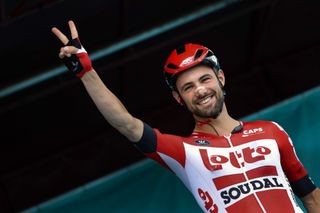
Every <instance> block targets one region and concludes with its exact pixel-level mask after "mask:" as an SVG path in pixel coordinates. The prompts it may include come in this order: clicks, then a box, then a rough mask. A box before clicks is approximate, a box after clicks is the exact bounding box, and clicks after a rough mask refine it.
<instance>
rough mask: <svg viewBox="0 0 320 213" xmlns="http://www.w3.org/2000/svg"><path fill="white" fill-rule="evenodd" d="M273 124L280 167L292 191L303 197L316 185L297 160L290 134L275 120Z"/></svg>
mask: <svg viewBox="0 0 320 213" xmlns="http://www.w3.org/2000/svg"><path fill="white" fill-rule="evenodd" d="M274 124H275V131H274V134H275V138H276V140H277V143H278V146H279V152H280V157H281V166H282V169H283V171H284V173H285V174H286V176H287V178H288V180H289V182H290V185H291V187H292V189H293V191H294V193H295V194H296V195H297V196H298V197H303V196H305V195H307V194H309V193H310V192H312V191H313V190H314V189H315V188H316V186H315V185H314V183H313V182H312V180H311V179H310V178H309V176H308V173H307V171H306V169H305V168H304V166H303V165H302V163H301V161H300V160H299V158H298V156H297V154H296V152H295V149H294V146H293V143H292V140H291V138H290V136H289V135H288V134H287V133H286V131H285V130H284V129H283V128H282V127H281V126H280V125H279V124H277V123H275V122H274Z"/></svg>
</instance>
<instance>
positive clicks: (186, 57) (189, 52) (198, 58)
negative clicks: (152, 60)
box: [164, 43, 220, 90]
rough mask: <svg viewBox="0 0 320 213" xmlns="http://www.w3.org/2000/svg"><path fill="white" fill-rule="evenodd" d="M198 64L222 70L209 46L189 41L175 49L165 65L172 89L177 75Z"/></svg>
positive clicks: (165, 71)
mask: <svg viewBox="0 0 320 213" xmlns="http://www.w3.org/2000/svg"><path fill="white" fill-rule="evenodd" d="M198 64H205V65H209V66H211V67H212V68H213V69H214V70H215V71H218V70H220V66H219V62H218V59H217V57H216V56H215V55H214V54H213V52H212V51H211V50H210V49H208V48H207V47H204V46H202V45H199V44H192V43H188V44H185V45H183V46H182V47H178V48H176V49H174V50H173V51H172V52H171V54H170V55H169V57H168V59H167V61H166V63H165V65H164V76H165V80H166V83H167V84H168V86H169V87H170V88H171V89H172V90H175V87H176V86H175V84H176V80H177V76H178V75H179V74H181V73H182V72H184V71H185V70H187V69H189V68H192V67H194V66H196V65H198Z"/></svg>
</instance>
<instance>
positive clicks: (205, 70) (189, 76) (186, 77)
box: [176, 65, 214, 87]
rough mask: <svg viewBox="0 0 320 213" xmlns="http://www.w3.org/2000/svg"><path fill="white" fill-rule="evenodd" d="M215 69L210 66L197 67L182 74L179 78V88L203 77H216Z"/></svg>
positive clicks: (177, 83)
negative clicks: (207, 75)
mask: <svg viewBox="0 0 320 213" xmlns="http://www.w3.org/2000/svg"><path fill="white" fill-rule="evenodd" d="M213 72H214V71H213V69H212V68H211V67H208V66H202V65H201V66H196V67H193V68H191V69H189V70H186V71H185V72H183V73H181V74H180V75H179V77H178V78H177V81H176V85H177V86H178V87H179V86H181V85H183V84H185V83H188V82H193V81H197V80H198V79H199V78H200V77H201V76H203V75H206V74H209V75H214V73H213Z"/></svg>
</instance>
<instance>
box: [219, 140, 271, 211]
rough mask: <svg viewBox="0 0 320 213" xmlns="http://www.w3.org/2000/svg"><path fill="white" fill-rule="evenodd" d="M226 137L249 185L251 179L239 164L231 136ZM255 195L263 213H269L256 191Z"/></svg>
mask: <svg viewBox="0 0 320 213" xmlns="http://www.w3.org/2000/svg"><path fill="white" fill-rule="evenodd" d="M224 137H225V138H226V139H227V140H228V143H229V146H230V147H232V149H233V152H234V155H235V157H236V159H237V162H238V164H239V166H240V168H241V170H242V173H243V175H244V177H245V179H246V182H247V183H248V184H249V178H248V176H247V174H246V172H245V170H244V167H243V166H242V165H241V163H240V162H239V160H238V155H237V153H236V149H235V147H234V146H233V144H232V142H231V135H229V136H224ZM253 195H254V197H255V198H256V200H257V202H258V204H259V206H260V207H261V209H262V211H263V213H267V211H266V210H265V208H264V207H263V205H262V203H261V201H260V200H259V198H258V196H257V194H256V192H255V191H253Z"/></svg>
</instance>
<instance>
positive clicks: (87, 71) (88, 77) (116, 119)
mask: <svg viewBox="0 0 320 213" xmlns="http://www.w3.org/2000/svg"><path fill="white" fill-rule="evenodd" d="M68 24H69V28H70V31H71V38H72V39H71V40H69V39H68V37H67V36H65V35H64V34H63V33H62V32H61V31H60V30H59V29H57V28H55V27H54V28H52V32H53V33H54V34H55V35H56V36H57V37H58V38H59V39H60V41H61V42H62V43H63V44H64V47H62V48H61V49H60V53H59V57H60V58H61V59H62V60H63V61H64V63H65V64H66V66H67V67H68V69H69V70H70V71H72V72H74V73H75V74H76V75H77V76H78V77H79V78H81V81H82V83H83V84H84V86H85V88H86V90H87V92H88V93H89V95H90V97H91V98H92V100H93V102H94V103H95V105H96V106H97V108H98V109H99V111H100V112H101V113H102V115H103V116H104V117H105V119H106V120H107V121H108V122H109V123H110V124H111V125H112V126H113V127H114V128H116V129H117V130H118V131H119V132H120V133H121V134H123V135H124V136H126V137H127V138H128V139H129V140H130V141H133V142H137V141H139V139H140V138H141V136H142V133H143V122H142V121H141V120H139V119H137V118H135V117H133V116H132V115H131V114H130V113H129V112H128V111H127V110H126V108H125V107H124V106H123V104H122V103H121V102H120V100H119V99H118V98H117V97H116V96H115V95H114V94H113V93H112V92H111V91H110V90H109V89H108V88H107V87H106V86H105V84H104V83H103V82H102V80H101V79H100V77H99V76H98V74H97V73H96V72H95V70H94V69H93V68H92V66H91V61H90V58H89V56H88V54H87V52H86V51H85V49H84V48H83V47H82V45H81V43H80V40H79V38H78V32H77V29H76V26H75V24H74V22H73V21H69V22H68Z"/></svg>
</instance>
